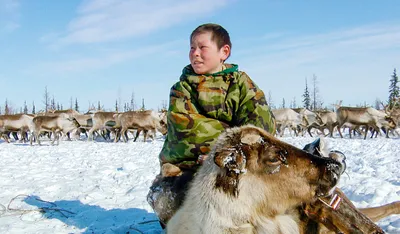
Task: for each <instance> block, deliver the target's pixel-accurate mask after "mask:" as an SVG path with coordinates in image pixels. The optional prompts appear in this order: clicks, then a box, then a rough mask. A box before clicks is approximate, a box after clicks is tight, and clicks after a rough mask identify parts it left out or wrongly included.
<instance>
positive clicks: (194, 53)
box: [192, 48, 200, 57]
mask: <svg viewBox="0 0 400 234" xmlns="http://www.w3.org/2000/svg"><path fill="white" fill-rule="evenodd" d="M192 54H193V56H196V57H198V56H200V49H199V48H196V49H193V50H192Z"/></svg>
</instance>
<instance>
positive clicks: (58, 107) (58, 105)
mask: <svg viewBox="0 0 400 234" xmlns="http://www.w3.org/2000/svg"><path fill="white" fill-rule="evenodd" d="M60 108H61V107H60V103H58V102H57V110H62V109H60Z"/></svg>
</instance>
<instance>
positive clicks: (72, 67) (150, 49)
mask: <svg viewBox="0 0 400 234" xmlns="http://www.w3.org/2000/svg"><path fill="white" fill-rule="evenodd" d="M177 43H182V42H181V41H173V42H168V43H165V44H160V45H150V46H146V47H142V48H140V49H135V50H124V51H113V50H110V51H109V50H105V53H103V54H102V55H97V56H95V57H94V56H93V57H80V58H77V59H69V60H57V61H51V62H41V63H39V64H35V65H34V67H32V68H30V69H28V72H30V73H40V74H43V73H49V74H53V73H56V74H60V73H61V74H63V73H72V72H82V71H90V70H95V69H101V68H106V67H109V66H112V65H114V64H118V63H122V62H124V61H127V60H132V59H138V58H141V57H144V56H149V55H152V54H155V53H162V54H166V53H168V52H169V50H170V49H171V48H172V49H171V50H173V48H175V46H174V45H176V44H177Z"/></svg>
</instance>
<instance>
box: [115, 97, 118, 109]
mask: <svg viewBox="0 0 400 234" xmlns="http://www.w3.org/2000/svg"><path fill="white" fill-rule="evenodd" d="M115 111H116V112H118V99H117V100H115Z"/></svg>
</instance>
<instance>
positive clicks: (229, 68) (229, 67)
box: [182, 64, 239, 76]
mask: <svg viewBox="0 0 400 234" xmlns="http://www.w3.org/2000/svg"><path fill="white" fill-rule="evenodd" d="M224 66H225V67H226V69H224V70H223V71H220V72H216V73H213V74H206V75H207V76H221V75H226V74H229V73H232V72H237V71H238V68H239V66H238V65H236V64H224ZM193 75H194V76H198V75H199V74H197V73H196V72H194V70H193V67H192V65H190V64H189V65H187V66H186V67H184V68H183V71H182V76H193Z"/></svg>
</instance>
